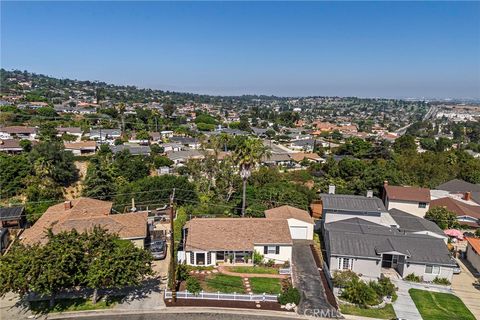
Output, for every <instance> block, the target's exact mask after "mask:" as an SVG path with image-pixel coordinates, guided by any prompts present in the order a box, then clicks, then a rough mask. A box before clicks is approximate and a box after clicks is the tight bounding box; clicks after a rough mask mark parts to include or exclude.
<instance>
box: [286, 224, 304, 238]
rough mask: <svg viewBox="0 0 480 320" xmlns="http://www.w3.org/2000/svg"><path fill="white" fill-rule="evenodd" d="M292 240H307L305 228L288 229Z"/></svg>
mask: <svg viewBox="0 0 480 320" xmlns="http://www.w3.org/2000/svg"><path fill="white" fill-rule="evenodd" d="M290 235H291V236H292V239H307V227H293V226H292V227H290Z"/></svg>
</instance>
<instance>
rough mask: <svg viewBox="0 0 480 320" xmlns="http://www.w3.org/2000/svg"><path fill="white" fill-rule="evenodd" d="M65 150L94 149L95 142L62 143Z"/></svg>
mask: <svg viewBox="0 0 480 320" xmlns="http://www.w3.org/2000/svg"><path fill="white" fill-rule="evenodd" d="M64 146H65V149H74V150H82V149H95V148H96V147H97V143H96V142H95V141H79V142H64Z"/></svg>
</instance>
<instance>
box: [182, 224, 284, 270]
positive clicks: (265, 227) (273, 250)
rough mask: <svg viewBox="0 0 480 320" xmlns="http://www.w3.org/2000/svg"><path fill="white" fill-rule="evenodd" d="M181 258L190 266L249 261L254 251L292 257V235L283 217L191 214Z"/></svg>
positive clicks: (266, 255) (280, 258)
mask: <svg viewBox="0 0 480 320" xmlns="http://www.w3.org/2000/svg"><path fill="white" fill-rule="evenodd" d="M183 238H184V239H183V243H184V245H183V250H181V251H179V252H178V259H179V261H180V262H182V263H183V262H185V263H186V264H188V265H193V266H214V265H216V264H217V263H226V264H238V263H241V264H250V265H251V264H252V263H253V260H252V257H253V254H254V252H255V251H256V252H258V253H260V254H262V255H263V258H264V260H265V261H268V260H270V259H272V260H274V261H275V263H276V264H283V263H285V262H287V261H289V262H290V261H291V259H292V238H291V236H290V229H289V227H288V223H287V221H286V220H284V219H263V218H212V219H210V218H194V219H192V220H190V221H189V222H187V223H186V224H185V227H184V237H183Z"/></svg>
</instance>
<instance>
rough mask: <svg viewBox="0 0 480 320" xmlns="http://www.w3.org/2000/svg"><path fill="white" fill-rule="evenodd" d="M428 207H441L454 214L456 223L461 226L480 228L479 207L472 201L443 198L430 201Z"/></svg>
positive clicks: (449, 197)
mask: <svg viewBox="0 0 480 320" xmlns="http://www.w3.org/2000/svg"><path fill="white" fill-rule="evenodd" d="M467 197H468V193H467ZM467 199H468V198H467ZM430 206H431V207H432V208H435V207H443V208H447V209H448V210H449V211H452V212H454V213H455V214H456V215H457V221H458V222H459V223H460V224H462V225H465V226H470V227H473V228H479V227H480V205H479V204H477V203H476V202H474V201H471V200H466V199H465V198H463V199H462V198H453V197H451V196H445V197H442V198H438V199H434V200H432V202H431V204H430Z"/></svg>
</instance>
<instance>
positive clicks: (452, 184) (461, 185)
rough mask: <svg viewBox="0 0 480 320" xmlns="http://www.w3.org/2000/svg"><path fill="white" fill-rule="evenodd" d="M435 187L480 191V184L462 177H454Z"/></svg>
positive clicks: (439, 188) (460, 190) (450, 190)
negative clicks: (461, 178)
mask: <svg viewBox="0 0 480 320" xmlns="http://www.w3.org/2000/svg"><path fill="white" fill-rule="evenodd" d="M435 189H438V190H445V191H449V192H480V184H473V183H470V182H466V181H463V180H460V179H453V180H450V181H447V182H445V183H442V184H441V185H439V186H437V187H436V188H435Z"/></svg>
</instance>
